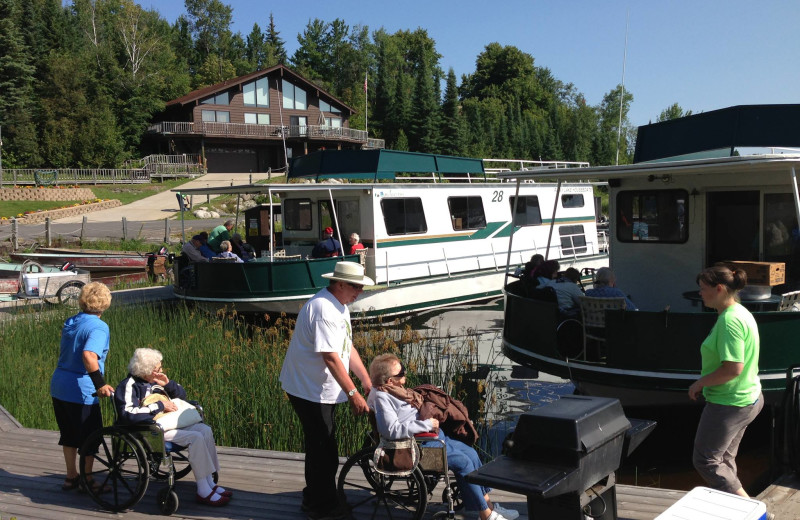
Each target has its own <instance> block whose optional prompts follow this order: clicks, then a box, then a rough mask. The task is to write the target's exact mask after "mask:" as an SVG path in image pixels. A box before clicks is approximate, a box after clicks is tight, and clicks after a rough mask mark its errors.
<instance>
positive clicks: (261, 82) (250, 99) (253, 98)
mask: <svg viewBox="0 0 800 520" xmlns="http://www.w3.org/2000/svg"><path fill="white" fill-rule="evenodd" d="M242 94H243V98H244V106H250V107H253V106H256V107H268V106H269V82H268V81H267V78H261V79H258V80H256V81H251V82H250V83H245V84H244V85H242Z"/></svg>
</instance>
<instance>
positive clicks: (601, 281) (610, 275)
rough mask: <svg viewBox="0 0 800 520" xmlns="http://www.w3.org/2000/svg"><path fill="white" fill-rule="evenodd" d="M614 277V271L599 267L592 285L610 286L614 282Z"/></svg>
mask: <svg viewBox="0 0 800 520" xmlns="http://www.w3.org/2000/svg"><path fill="white" fill-rule="evenodd" d="M616 278H617V277H616V276H614V271H612V270H611V268H610V267H601V268H600V269H598V270H597V273H595V276H594V284H595V285H611V284H613V283H614V281H615V280H616Z"/></svg>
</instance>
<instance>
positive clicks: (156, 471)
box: [150, 451, 192, 481]
mask: <svg viewBox="0 0 800 520" xmlns="http://www.w3.org/2000/svg"><path fill="white" fill-rule="evenodd" d="M171 457H172V466H173V468H175V477H174V478H175V480H180V479H182V478H183V477H185V476H186V475H188V474H189V473H191V472H192V466H191V465H189V459H188V458H186V455H184V454H183V453H182V452H179V451H173V452H172V453H171ZM150 474H151V475H152V476H153V478H155V479H156V480H159V481H166V480H167V479H169V472H168V471H166V470H165V469H164V468H163V467H162V465H161V460H160V459H159V460H155V461H153V467H152V469H151V471H150Z"/></svg>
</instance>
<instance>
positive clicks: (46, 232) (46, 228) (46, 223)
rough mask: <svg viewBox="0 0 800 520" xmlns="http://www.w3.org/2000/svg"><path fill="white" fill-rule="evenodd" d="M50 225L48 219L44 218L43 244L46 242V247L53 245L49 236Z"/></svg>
mask: <svg viewBox="0 0 800 520" xmlns="http://www.w3.org/2000/svg"><path fill="white" fill-rule="evenodd" d="M50 223H51V220H50V217H46V218H45V219H44V239H45V242H47V247H50V246H51V245H53V241H52V237H51V235H50V233H51V229H50Z"/></svg>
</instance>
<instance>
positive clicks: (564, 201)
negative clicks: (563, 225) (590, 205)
mask: <svg viewBox="0 0 800 520" xmlns="http://www.w3.org/2000/svg"><path fill="white" fill-rule="evenodd" d="M561 207H562V208H582V207H583V193H566V194H564V195H561Z"/></svg>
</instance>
